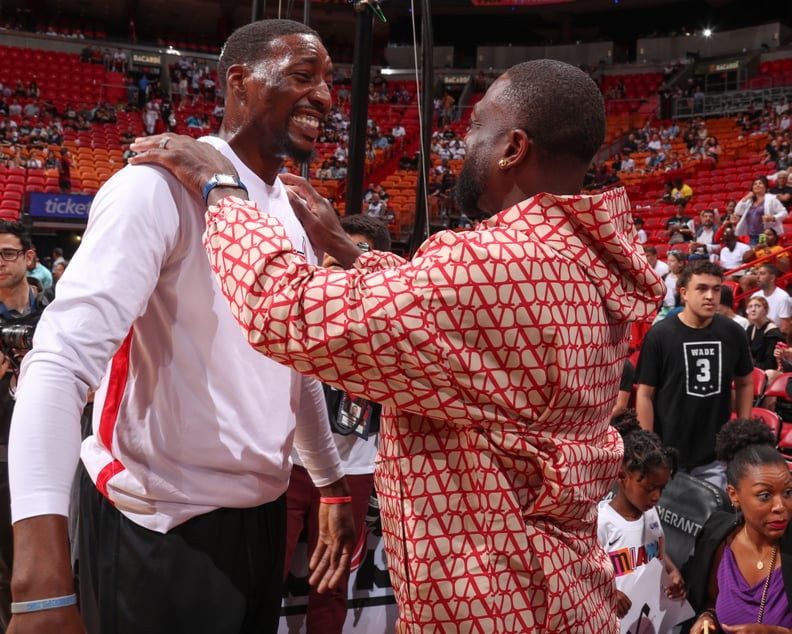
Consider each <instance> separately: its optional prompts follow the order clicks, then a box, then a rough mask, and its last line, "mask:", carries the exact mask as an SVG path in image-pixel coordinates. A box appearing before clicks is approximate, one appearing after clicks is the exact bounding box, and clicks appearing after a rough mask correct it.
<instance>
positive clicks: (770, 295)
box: [751, 262, 792, 334]
mask: <svg viewBox="0 0 792 634" xmlns="http://www.w3.org/2000/svg"><path fill="white" fill-rule="evenodd" d="M756 277H757V281H758V282H759V290H758V291H756V292H755V293H754V294H753V295H751V297H756V296H757V295H761V296H762V297H764V298H765V299H766V300H767V303H768V304H769V306H770V310H769V312H768V313H767V316H768V317H769V318H770V320H771V321H772V322H773V323H774V324H775V325H776V326H778V327H779V328H780V329H781V332H783V333H784V334H786V333H788V332H789V324H790V318H792V298H790V296H789V293H787V292H786V291H785V290H784V289H782V288H778V287H777V286H776V278H777V277H778V269H777V268H776V267H775V266H773V265H772V264H770V262H764V263H762V264H760V265H759V270H758V271H757V273H756Z"/></svg>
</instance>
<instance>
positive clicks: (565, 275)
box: [205, 189, 664, 634]
mask: <svg viewBox="0 0 792 634" xmlns="http://www.w3.org/2000/svg"><path fill="white" fill-rule="evenodd" d="M635 238H636V236H635V233H634V230H633V228H632V224H631V218H630V214H629V202H628V200H627V196H626V194H625V193H624V191H623V190H621V189H619V190H615V191H611V192H607V193H604V194H601V195H596V196H563V197H562V196H551V195H546V194H544V195H539V196H536V197H534V198H530V199H528V200H525V201H523V202H522V203H520V204H518V205H515V206H514V207H511V208H510V209H506V210H504V211H502V212H500V213H499V214H497V215H496V216H494V217H492V218H490V219H488V220H487V221H486V222H484V223H483V224H482V225H481V226H479V227H478V228H477V229H476V230H473V231H467V232H462V233H454V232H451V231H445V232H441V233H439V234H436V235H434V236H432V237H431V238H430V239H429V240H428V241H427V242H426V243H425V244H424V245H422V246H421V248H420V249H419V250H418V252H417V253H416V255H415V256H414V257H413V259H412V260H411V261H409V262H406V261H404V260H402V259H400V258H398V257H396V256H394V255H392V254H386V253H377V252H373V253H364V254H363V255H361V256H360V257H359V258H358V260H357V261H356V263H355V265H354V268H352V269H351V270H349V271H333V270H325V269H321V268H317V267H315V266H309V265H308V264H306V262H305V260H304V259H303V258H302V257H300V256H299V255H297V254H296V253H295V252H294V251H293V250H292V246H291V243H290V242H289V240H288V238H287V237H286V235H285V233H284V232H283V229H282V228H281V227H280V225H279V224H278V222H277V220H274V219H272V218H270V217H268V216H267V215H266V214H264V213H261V212H259V210H258V209H256V208H255V207H254V206H252V205H251V204H250V203H244V202H243V201H240V200H238V199H225V200H223V201H222V202H221V203H220V205H219V206H218V207H213V208H211V209H210V210H209V212H208V228H207V234H206V237H205V244H206V247H207V251H208V253H209V256H210V260H211V262H212V266H213V267H214V270H215V272H216V273H217V276H218V279H219V282H220V285H221V287H222V289H223V292H224V294H225V295H226V298H227V299H228V301H229V303H230V306H231V310H232V312H233V314H234V315H235V317H236V318H237V320H238V321H239V323H240V325H241V326H242V328H243V329H244V330H245V331H246V332H247V334H248V338H249V341H250V343H251V345H252V346H254V347H255V348H256V349H258V350H260V351H261V352H262V353H264V354H266V355H267V356H270V357H272V358H273V359H275V360H277V361H279V362H281V363H283V364H285V365H288V366H290V367H292V368H294V369H296V370H298V371H300V372H303V373H305V374H308V375H310V376H314V377H316V378H318V379H320V380H322V381H324V382H327V383H331V384H333V385H335V386H337V387H339V388H342V389H344V390H347V391H349V392H351V393H353V394H358V395H361V396H366V397H368V398H370V399H372V400H375V401H378V402H380V403H382V404H383V410H382V419H381V436H380V452H379V457H378V460H377V465H376V476H375V477H376V483H377V490H378V492H379V497H380V509H381V514H382V522H383V533H384V538H385V545H386V552H387V555H388V565H389V569H390V574H391V580H392V582H393V587H394V591H395V593H396V597H397V600H398V604H399V621H398V623H397V627H396V630H397V632H415V633H418V632H420V633H425V632H433V631H438V632H482V633H485V632H486V633H487V634H490V633H492V632H498V633H499V634H506V633H508V632H514V633H517V632H519V633H525V632H531V633H541V632H564V633H565V634H571V633H581V634H583V633H587V634H590V633H593V632H596V633H598V634H599V633H604V632H617V631H618V630H619V626H618V622H617V619H616V616H615V612H614V605H615V595H614V585H613V572H612V570H611V569H610V565H609V563H608V561H607V557H606V556H605V553H604V552H603V551H602V550H601V548H600V547H599V546H598V544H597V535H596V524H597V522H596V503H597V501H598V500H600V499H601V498H602V497H603V496H604V495H605V494H606V492H607V491H608V489H609V488H610V486H611V484H612V483H613V481H614V480H615V478H616V474H617V471H618V466H619V463H620V461H621V454H622V445H621V442H620V440H619V438H618V434H616V433H615V432H614V431H613V430H612V429H611V428H610V427H609V416H610V411H611V407H612V406H613V403H614V399H615V398H616V393H617V391H618V384H619V379H620V376H621V372H622V366H623V359H624V357H625V355H626V353H627V342H628V334H629V322H630V321H631V320H633V319H641V318H644V317H646V316H648V315H649V314H650V313H651V312H653V311H654V310H655V309H656V308H657V305H658V302H659V300H660V298H661V297H662V295H663V293H664V287H663V284H662V282H661V280H660V279H659V278H658V277H657V275H656V274H655V273H654V272H653V271H652V269H651V268H650V267H649V265H648V264H647V262H646V260H645V259H644V257H643V252H642V249H641V247H640V246H638V245H637V242H636V239H635Z"/></svg>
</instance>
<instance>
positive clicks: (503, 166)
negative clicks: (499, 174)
mask: <svg viewBox="0 0 792 634" xmlns="http://www.w3.org/2000/svg"><path fill="white" fill-rule="evenodd" d="M498 167H500V168H501V169H502V170H505V169H506V168H507V167H509V161H508V160H507V159H505V158H502V159H501V160H500V161H498Z"/></svg>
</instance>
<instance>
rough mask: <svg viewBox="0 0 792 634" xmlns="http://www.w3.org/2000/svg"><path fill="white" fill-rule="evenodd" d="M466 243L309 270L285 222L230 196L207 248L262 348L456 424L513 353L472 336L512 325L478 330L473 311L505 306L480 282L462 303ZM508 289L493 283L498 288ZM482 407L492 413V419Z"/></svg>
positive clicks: (348, 386)
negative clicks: (481, 292) (483, 291)
mask: <svg viewBox="0 0 792 634" xmlns="http://www.w3.org/2000/svg"><path fill="white" fill-rule="evenodd" d="M455 235H457V234H452V233H451V234H449V237H448V239H447V240H448V242H447V243H446V244H440V245H436V246H434V247H433V246H429V247H424V248H423V249H422V251H421V252H419V254H417V255H416V257H414V258H413V259H412V260H411V261H409V262H405V261H404V260H403V259H401V258H399V257H398V256H395V255H393V254H385V253H379V252H372V253H364V254H363V255H361V256H360V257H359V258H358V260H357V261H356V263H355V267H354V268H353V269H352V270H350V271H343V272H339V271H333V270H329V269H322V268H318V267H315V266H310V265H308V264H307V263H306V262H305V260H303V258H302V257H300V256H299V255H298V254H296V253H295V252H294V251H293V250H292V248H291V245H290V243H289V240H288V239H287V237H286V235H285V233H284V232H283V229H282V227H281V226H280V224H279V223H278V221H277V220H275V219H273V218H271V217H269V216H267V215H265V214H261V213H260V212H259V211H258V210H257V209H256V208H255V207H253V206H251V205H250V204H249V203H243V202H242V201H239V200H236V201H233V200H232V199H225V200H223V201H221V203H220V205H219V207H213V208H210V210H209V212H208V226H207V233H206V236H205V238H204V241H205V246H206V248H207V252H208V254H209V258H210V262H211V264H212V267H213V269H214V271H215V274H216V275H217V277H218V280H219V283H220V286H221V288H222V291H223V293H224V294H225V296H226V299H227V300H228V301H229V304H230V307H231V311H232V313H233V315H234V316H235V318H236V319H237V321H238V322H239V324H240V325H241V326H242V328H243V330H244V331H245V332H246V333H247V337H248V341H249V342H250V344H251V345H252V346H253V347H254V348H256V349H257V350H259V351H260V352H262V353H264V354H266V355H267V356H269V357H271V358H273V359H275V360H276V361H278V362H280V363H283V364H285V365H288V366H289V367H292V368H294V369H296V370H297V371H299V372H302V373H305V374H308V375H309V376H313V377H315V378H318V379H320V380H321V381H323V382H325V383H330V384H331V385H334V386H336V387H339V388H341V389H344V390H346V391H348V392H350V393H352V394H360V395H364V396H366V397H367V398H369V399H371V400H373V401H376V402H378V403H382V404H383V405H393V406H396V407H399V408H401V409H402V410H404V409H408V410H410V411H413V412H416V413H421V414H425V415H430V416H432V415H434V416H438V412H439V411H442V412H443V413H444V415H445V416H446V417H449V416H451V417H452V418H454V417H455V415H454V412H457V413H458V417H459V418H460V420H464V419H466V418H467V416H466V413H467V414H469V413H470V410H469V408H470V407H471V406H472V407H473V408H478V407H479V404H478V403H477V402H476V401H478V400H480V399H479V396H480V392H481V390H482V389H483V387H482V386H483V384H484V383H486V381H485V379H484V377H486V375H487V368H486V364H487V363H488V360H489V359H491V358H496V357H497V356H498V354H499V352H501V350H499V344H498V343H497V342H492V344H491V347H488V342H484V344H482V342H481V341H480V340H475V342H473V341H467V340H466V338H467V336H468V334H467V330H468V328H470V327H473V326H475V327H477V328H482V329H483V328H485V327H488V328H493V329H495V330H498V329H500V328H501V326H500V324H497V323H490V324H485V325H482V324H476V323H475V321H476V319H475V312H473V311H472V310H467V309H468V308H469V306H468V305H469V304H470V303H471V302H472V303H475V304H476V305H478V306H480V305H482V303H483V304H486V303H487V302H488V301H490V300H493V298H492V297H488V298H482V297H479V296H478V295H477V292H476V290H475V287H476V285H475V283H471V284H466V285H465V286H468V287H470V288H471V289H472V290H471V296H468V297H463V296H461V294H460V292H459V288H458V284H459V279H460V276H462V275H468V274H469V271H468V268H469V262H467V261H466V259H467V258H466V257H465V255H467V256H468V257H472V256H471V254H470V253H467V254H462V253H459V250H460V249H462V247H460V246H459V245H456V244H455V243H454V240H455V238H454V237H453V236H455ZM237 236H241V237H237ZM466 248H467V249H469V250H470V249H478V253H477V255H476V256H475V257H476V258H477V259H479V260H481V261H488V255H489V254H488V253H487V251H486V248H485V247H484V246H483V245H475V246H473V247H471V246H470V245H467V247H466ZM492 266H493V267H496V268H497V263H496V264H493V265H492ZM501 268H503V267H501ZM501 273H502V274H504V275H502V277H503V279H504V280H506V279H507V278H508V276H506V275H505V270H502V271H501ZM504 283H505V282H504ZM496 284H497V282H495V281H494V280H492V279H487V281H486V286H487V288H488V290H491V289H492V287H493V286H496ZM482 286H484V284H482ZM496 293H497V291H494V292H493V294H496ZM487 308H489V307H487ZM492 310H493V312H494V311H495V309H492ZM526 325H528V324H526ZM474 339H475V338H474ZM540 345H541V344H540ZM502 347H503V346H502V345H501V346H500V348H502ZM512 357H513V355H512ZM495 370H496V371H498V370H502V368H500V367H498V368H496V369H495ZM476 381H479V382H482V385H479V384H478V383H476ZM548 383H549V382H548ZM548 389H552V386H548ZM408 395H409V397H408ZM519 398H522V396H519ZM507 400H508V399H507ZM471 401H472V403H471ZM465 404H466V405H467V408H466V406H465ZM504 406H505V407H507V408H508V409H512V407H509V406H508V405H507V404H505V403H504ZM466 409H467V412H466ZM481 409H482V411H481V412H479V414H480V416H481V417H483V418H489V416H488V414H487V413H486V412H484V411H483V409H484V408H483V406H482V408H481Z"/></svg>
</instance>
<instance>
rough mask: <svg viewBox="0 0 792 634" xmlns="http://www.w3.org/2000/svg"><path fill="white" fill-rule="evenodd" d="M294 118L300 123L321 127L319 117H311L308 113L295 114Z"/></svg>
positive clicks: (310, 126) (311, 126)
mask: <svg viewBox="0 0 792 634" xmlns="http://www.w3.org/2000/svg"><path fill="white" fill-rule="evenodd" d="M293 118H294V120H295V121H296V122H297V123H299V124H300V125H304V126H308V127H309V128H318V127H319V119H317V118H316V117H309V116H307V115H300V114H298V115H295V116H294V117H293Z"/></svg>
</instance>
